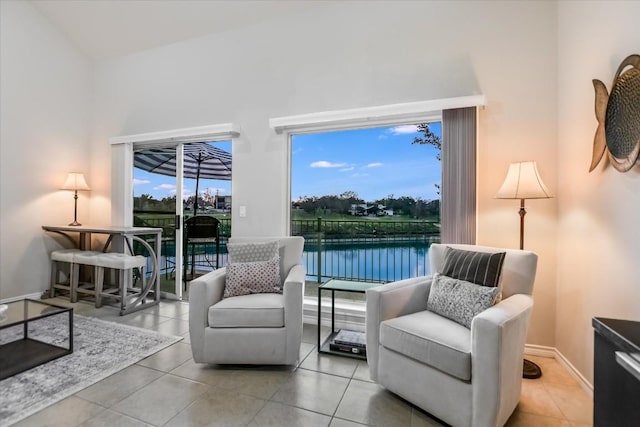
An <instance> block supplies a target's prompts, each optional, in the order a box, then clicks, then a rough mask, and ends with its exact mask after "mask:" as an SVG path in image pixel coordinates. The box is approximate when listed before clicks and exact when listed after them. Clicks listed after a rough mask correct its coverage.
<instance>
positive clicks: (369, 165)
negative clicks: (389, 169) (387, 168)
mask: <svg viewBox="0 0 640 427" xmlns="http://www.w3.org/2000/svg"><path fill="white" fill-rule="evenodd" d="M380 166H382V163H380V162H373V163H369V164H368V165H367V167H368V168H379V167H380Z"/></svg>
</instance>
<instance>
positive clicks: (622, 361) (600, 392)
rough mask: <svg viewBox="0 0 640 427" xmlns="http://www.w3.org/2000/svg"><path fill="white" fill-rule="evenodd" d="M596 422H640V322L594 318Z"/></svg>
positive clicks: (619, 424)
mask: <svg viewBox="0 0 640 427" xmlns="http://www.w3.org/2000/svg"><path fill="white" fill-rule="evenodd" d="M592 324H593V328H594V330H595V333H594V336H595V343H594V344H595V345H594V363H593V367H594V375H593V376H594V384H593V425H594V426H595V427H605V426H607V427H608V426H616V427H624V426H633V427H637V426H640V322H634V321H631V320H619V319H605V318H598V317H595V318H594V319H593V322H592Z"/></svg>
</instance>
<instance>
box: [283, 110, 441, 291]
mask: <svg viewBox="0 0 640 427" xmlns="http://www.w3.org/2000/svg"><path fill="white" fill-rule="evenodd" d="M441 136H442V130H441V123H440V122H431V123H419V124H403V125H397V126H385V127H376V128H365V129H351V130H340V131H328V132H315V133H301V134H293V135H292V136H291V196H292V200H291V216H290V218H291V232H292V233H291V234H292V235H302V236H304V237H305V241H306V243H305V251H304V263H305V267H306V269H307V274H308V285H307V287H306V293H307V296H312V295H316V288H317V286H314V284H316V285H317V284H318V283H322V282H324V281H326V280H328V279H329V278H340V279H347V280H357V281H367V282H382V283H384V282H390V281H394V280H401V279H405V278H409V277H416V276H420V275H425V274H428V273H429V261H428V256H427V253H428V248H429V246H430V244H431V243H433V242H438V241H440V188H441V177H442V165H441V141H442V139H441ZM357 295H358V294H350V295H345V296H348V297H351V298H353V297H354V296H357Z"/></svg>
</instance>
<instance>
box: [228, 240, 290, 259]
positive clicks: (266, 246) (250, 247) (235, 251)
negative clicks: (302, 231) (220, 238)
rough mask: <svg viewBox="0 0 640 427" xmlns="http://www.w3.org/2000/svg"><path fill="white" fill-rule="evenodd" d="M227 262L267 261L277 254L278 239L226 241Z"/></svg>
mask: <svg viewBox="0 0 640 427" xmlns="http://www.w3.org/2000/svg"><path fill="white" fill-rule="evenodd" d="M227 252H229V262H230V263H234V262H253V261H269V260H271V259H273V258H275V257H277V256H278V241H277V240H273V241H269V242H260V243H231V242H230V243H227Z"/></svg>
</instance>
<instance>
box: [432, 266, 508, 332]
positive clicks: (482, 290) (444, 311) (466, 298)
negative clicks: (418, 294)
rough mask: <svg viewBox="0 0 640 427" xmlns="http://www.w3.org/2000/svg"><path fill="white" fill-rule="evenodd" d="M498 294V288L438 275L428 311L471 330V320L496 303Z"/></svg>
mask: <svg viewBox="0 0 640 427" xmlns="http://www.w3.org/2000/svg"><path fill="white" fill-rule="evenodd" d="M498 292H499V289H498V288H497V287H489V286H481V285H476V284H475V283H471V282H467V281H464V280H460V279H454V278H451V277H447V276H444V275H442V274H438V273H436V274H435V275H434V276H433V282H432V283H431V290H430V291H429V299H428V300H427V310H429V311H433V312H434V313H438V314H439V315H441V316H444V317H446V318H448V319H451V320H453V321H454V322H457V323H460V324H461V325H464V326H466V327H467V328H471V320H473V318H474V317H475V316H476V315H477V314H478V313H480V312H482V311H484V310H486V309H487V308H489V307H491V306H493V305H494V304H495V303H496V299H497V296H498Z"/></svg>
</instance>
